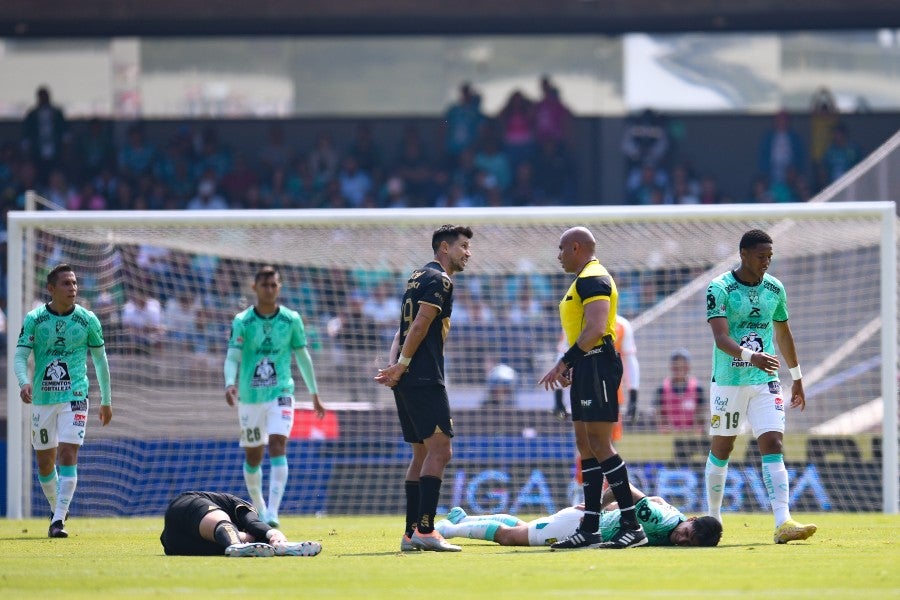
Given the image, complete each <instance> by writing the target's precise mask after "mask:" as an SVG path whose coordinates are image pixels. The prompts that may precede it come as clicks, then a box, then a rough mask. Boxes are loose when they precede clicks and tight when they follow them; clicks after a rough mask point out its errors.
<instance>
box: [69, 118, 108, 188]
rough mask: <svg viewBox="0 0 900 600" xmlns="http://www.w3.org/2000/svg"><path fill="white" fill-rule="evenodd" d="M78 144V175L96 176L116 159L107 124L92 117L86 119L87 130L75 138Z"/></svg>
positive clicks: (85, 176) (84, 176)
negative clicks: (88, 119)
mask: <svg viewBox="0 0 900 600" xmlns="http://www.w3.org/2000/svg"><path fill="white" fill-rule="evenodd" d="M76 140H77V144H76V145H77V146H78V159H79V165H78V166H79V169H80V173H79V176H80V177H83V178H93V177H96V176H97V175H98V174H99V173H100V170H101V169H102V168H103V167H105V166H107V165H110V164H113V163H114V162H115V160H116V147H115V144H113V140H112V135H111V133H110V129H109V127H108V126H107V124H106V123H105V122H103V121H101V120H100V119H97V118H94V119H91V120H90V121H88V124H87V131H86V132H85V133H84V135H81V136H79V137H77V138H76Z"/></svg>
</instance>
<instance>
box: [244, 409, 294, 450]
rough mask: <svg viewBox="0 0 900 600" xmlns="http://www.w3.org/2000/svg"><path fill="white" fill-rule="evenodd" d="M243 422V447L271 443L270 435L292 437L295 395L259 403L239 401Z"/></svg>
mask: <svg viewBox="0 0 900 600" xmlns="http://www.w3.org/2000/svg"><path fill="white" fill-rule="evenodd" d="M238 419H239V420H240V424H241V448H255V447H257V446H265V445H267V444H268V443H269V436H270V435H283V436H284V437H290V435H291V428H292V427H293V426H294V397H293V396H282V397H280V398H278V399H276V400H272V401H270V402H260V403H258V404H245V403H243V402H239V403H238Z"/></svg>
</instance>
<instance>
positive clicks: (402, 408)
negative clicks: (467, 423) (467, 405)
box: [393, 384, 453, 444]
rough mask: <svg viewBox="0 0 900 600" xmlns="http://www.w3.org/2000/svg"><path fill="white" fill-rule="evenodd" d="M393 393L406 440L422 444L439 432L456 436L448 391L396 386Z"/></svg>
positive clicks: (435, 385) (427, 386)
mask: <svg viewBox="0 0 900 600" xmlns="http://www.w3.org/2000/svg"><path fill="white" fill-rule="evenodd" d="M393 390H394V401H395V402H396V404H397V416H398V417H400V429H401V430H402V431H403V440H404V441H406V442H409V443H410V444H421V443H422V442H424V441H425V440H426V439H427V438H430V437H431V436H432V435H434V434H435V433H436V432H438V431H441V432H443V433H444V434H445V435H446V436H447V437H451V438H452V437H453V419H451V418H450V400H449V399H448V398H447V388H445V387H444V386H443V385H440V384H434V385H417V386H402V385H396V386H394V388H393Z"/></svg>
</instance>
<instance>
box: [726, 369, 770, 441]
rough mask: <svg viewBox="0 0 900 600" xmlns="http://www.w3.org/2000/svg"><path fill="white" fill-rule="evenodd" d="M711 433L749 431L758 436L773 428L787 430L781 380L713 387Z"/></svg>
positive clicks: (728, 434) (727, 434)
mask: <svg viewBox="0 0 900 600" xmlns="http://www.w3.org/2000/svg"><path fill="white" fill-rule="evenodd" d="M709 411H710V415H711V417H710V421H709V434H710V435H723V436H733V435H738V434H739V433H744V432H746V431H747V425H748V424H749V426H750V427H751V429H752V431H753V437H755V438H758V437H759V436H761V435H762V434H764V433H767V432H769V431H780V432H781V433H784V395H783V394H782V392H781V383H779V382H778V381H770V382H769V383H759V384H756V385H717V384H716V383H712V384H711V385H710V386H709Z"/></svg>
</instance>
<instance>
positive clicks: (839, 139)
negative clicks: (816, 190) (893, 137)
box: [818, 122, 862, 187]
mask: <svg viewBox="0 0 900 600" xmlns="http://www.w3.org/2000/svg"><path fill="white" fill-rule="evenodd" d="M861 159H862V150H860V148H859V146H858V145H857V144H856V143H855V142H853V141H851V140H850V138H849V136H848V135H847V126H846V125H844V124H843V123H840V122H839V123H837V124H835V126H834V128H833V129H832V130H831V143H830V144H829V145H828V148H826V149H825V152H824V154H822V160H821V162H820V163H819V165H818V171H819V181H820V182H821V183H822V187H824V186H826V185H828V184H830V183H834V182H835V181H837V180H838V179H840V178H841V176H843V175H844V173H846V172H847V171H849V170H850V169H852V168H853V167H854V166H855V165H856V163H858V162H859V161H860V160H861Z"/></svg>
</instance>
